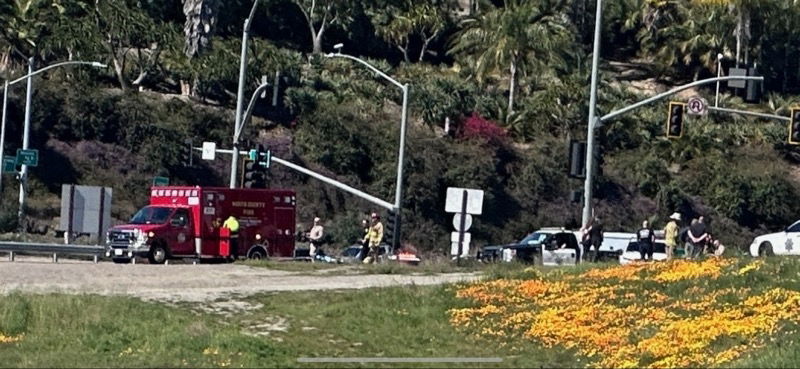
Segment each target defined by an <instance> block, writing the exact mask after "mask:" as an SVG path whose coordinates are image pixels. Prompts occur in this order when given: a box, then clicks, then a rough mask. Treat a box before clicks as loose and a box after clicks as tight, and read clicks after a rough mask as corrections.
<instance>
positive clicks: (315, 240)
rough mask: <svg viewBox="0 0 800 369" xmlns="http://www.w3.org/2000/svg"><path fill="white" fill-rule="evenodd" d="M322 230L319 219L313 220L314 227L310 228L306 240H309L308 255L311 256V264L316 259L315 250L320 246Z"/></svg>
mask: <svg viewBox="0 0 800 369" xmlns="http://www.w3.org/2000/svg"><path fill="white" fill-rule="evenodd" d="M323 231H324V228H323V227H322V224H320V219H319V217H315V218H314V226H313V227H311V231H310V232H308V239H309V240H310V244H311V245H310V246H309V250H308V251H309V255H310V256H311V262H312V263H313V262H314V260H315V259H316V258H317V250H318V249H319V247H320V246H322V234H323Z"/></svg>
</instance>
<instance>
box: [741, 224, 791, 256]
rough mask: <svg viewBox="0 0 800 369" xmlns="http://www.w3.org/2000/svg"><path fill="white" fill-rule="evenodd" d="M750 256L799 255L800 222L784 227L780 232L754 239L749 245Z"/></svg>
mask: <svg viewBox="0 0 800 369" xmlns="http://www.w3.org/2000/svg"><path fill="white" fill-rule="evenodd" d="M750 255H752V256H772V255H800V221H797V222H795V223H794V224H792V225H790V226H788V227H786V229H784V230H783V231H782V232H777V233H770V234H765V235H761V236H758V237H756V238H755V239H753V243H751V244H750Z"/></svg>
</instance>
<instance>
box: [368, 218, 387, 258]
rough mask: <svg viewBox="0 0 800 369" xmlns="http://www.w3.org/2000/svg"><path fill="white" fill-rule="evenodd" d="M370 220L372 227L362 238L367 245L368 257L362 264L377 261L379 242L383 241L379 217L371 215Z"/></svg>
mask: <svg viewBox="0 0 800 369" xmlns="http://www.w3.org/2000/svg"><path fill="white" fill-rule="evenodd" d="M371 218H372V225H371V226H370V227H369V231H367V234H366V235H365V236H364V243H365V244H367V245H369V256H367V258H366V259H364V264H371V263H374V262H376V261H377V260H378V250H379V245H380V244H381V241H383V224H382V223H381V217H380V216H379V215H378V214H376V213H372V217H371Z"/></svg>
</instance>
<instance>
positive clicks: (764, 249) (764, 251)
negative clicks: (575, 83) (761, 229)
mask: <svg viewBox="0 0 800 369" xmlns="http://www.w3.org/2000/svg"><path fill="white" fill-rule="evenodd" d="M758 256H761V257H769V256H775V253H774V252H773V250H772V244H771V243H769V242H764V243H762V244H761V246H759V247H758Z"/></svg>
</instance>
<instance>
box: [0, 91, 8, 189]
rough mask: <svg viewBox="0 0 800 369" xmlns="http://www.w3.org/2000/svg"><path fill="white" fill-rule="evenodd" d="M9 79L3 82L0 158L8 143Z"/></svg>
mask: <svg viewBox="0 0 800 369" xmlns="http://www.w3.org/2000/svg"><path fill="white" fill-rule="evenodd" d="M7 96H8V80H6V81H5V83H3V117H2V123H1V124H2V127H0V160H2V159H3V158H5V153H6V152H5V143H6V110H7V109H8V98H7ZM4 174H5V173H0V196H2V194H3V175H4Z"/></svg>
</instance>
